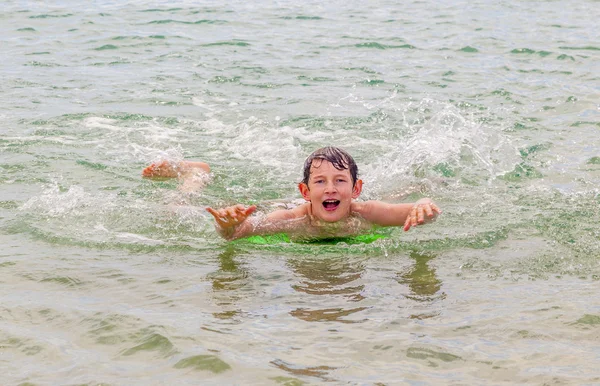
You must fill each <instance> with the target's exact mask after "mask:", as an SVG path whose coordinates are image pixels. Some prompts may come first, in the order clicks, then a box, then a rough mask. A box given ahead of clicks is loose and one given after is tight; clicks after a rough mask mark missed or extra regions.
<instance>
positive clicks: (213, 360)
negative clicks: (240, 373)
mask: <svg viewBox="0 0 600 386" xmlns="http://www.w3.org/2000/svg"><path fill="white" fill-rule="evenodd" d="M173 367H175V368H176V369H191V370H196V371H210V372H211V373H215V374H220V373H222V372H224V371H227V370H230V369H231V366H229V364H227V363H226V362H224V361H223V360H222V359H220V358H219V357H217V356H215V355H194V356H191V357H187V358H184V359H182V360H180V361H179V362H177V363H175V365H174V366H173Z"/></svg>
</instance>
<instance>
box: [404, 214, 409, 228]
mask: <svg viewBox="0 0 600 386" xmlns="http://www.w3.org/2000/svg"><path fill="white" fill-rule="evenodd" d="M409 229H410V216H408V217H406V221H404V231H405V232H406V231H407V230H409Z"/></svg>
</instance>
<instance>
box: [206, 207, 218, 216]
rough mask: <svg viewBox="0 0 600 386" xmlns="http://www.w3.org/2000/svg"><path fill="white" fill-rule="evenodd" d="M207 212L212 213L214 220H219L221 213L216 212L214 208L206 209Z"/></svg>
mask: <svg viewBox="0 0 600 386" xmlns="http://www.w3.org/2000/svg"><path fill="white" fill-rule="evenodd" d="M206 211H207V212H208V213H210V214H211V215H212V216H213V217H214V218H218V217H219V212H217V211H216V210H214V209H213V208H211V207H210V206H207V207H206Z"/></svg>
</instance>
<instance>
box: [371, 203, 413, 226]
mask: <svg viewBox="0 0 600 386" xmlns="http://www.w3.org/2000/svg"><path fill="white" fill-rule="evenodd" d="M365 204H366V208H365V213H364V214H363V217H364V218H365V219H367V220H368V221H369V222H371V223H373V224H376V225H379V226H384V227H387V226H401V225H404V222H405V221H406V218H407V217H408V215H409V214H410V211H411V210H412V208H413V205H414V204H412V203H403V204H389V203H385V202H381V201H367V202H366V203H365Z"/></svg>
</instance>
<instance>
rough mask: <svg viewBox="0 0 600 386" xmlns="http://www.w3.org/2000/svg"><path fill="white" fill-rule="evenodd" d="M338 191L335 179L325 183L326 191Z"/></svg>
mask: <svg viewBox="0 0 600 386" xmlns="http://www.w3.org/2000/svg"><path fill="white" fill-rule="evenodd" d="M336 191H337V187H336V186H335V184H334V183H333V181H329V182H327V183H326V184H325V193H334V192H336Z"/></svg>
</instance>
